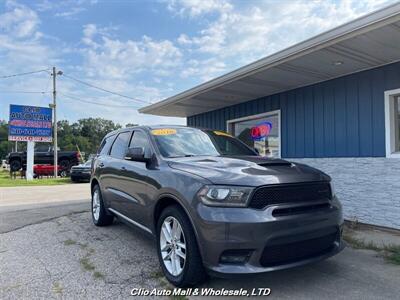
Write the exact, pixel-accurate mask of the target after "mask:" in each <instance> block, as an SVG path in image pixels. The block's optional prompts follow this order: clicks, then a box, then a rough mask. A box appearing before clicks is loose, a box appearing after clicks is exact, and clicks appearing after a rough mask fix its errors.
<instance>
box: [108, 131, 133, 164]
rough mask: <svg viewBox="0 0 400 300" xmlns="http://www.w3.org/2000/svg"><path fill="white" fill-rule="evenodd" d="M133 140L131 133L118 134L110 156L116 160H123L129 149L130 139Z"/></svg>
mask: <svg viewBox="0 0 400 300" xmlns="http://www.w3.org/2000/svg"><path fill="white" fill-rule="evenodd" d="M130 138H131V132H130V131H125V132H121V133H120V134H118V136H117V138H116V139H115V141H114V144H113V145H112V147H111V152H110V155H111V156H112V157H114V158H119V159H123V158H124V157H125V154H126V150H127V149H128V143H129V139H130Z"/></svg>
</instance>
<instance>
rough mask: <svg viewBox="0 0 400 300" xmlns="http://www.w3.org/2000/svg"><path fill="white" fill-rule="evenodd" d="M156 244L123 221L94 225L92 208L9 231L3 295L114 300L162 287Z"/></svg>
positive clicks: (0, 282)
mask: <svg viewBox="0 0 400 300" xmlns="http://www.w3.org/2000/svg"><path fill="white" fill-rule="evenodd" d="M154 249H155V247H154V246H153V241H152V240H151V239H149V238H148V237H146V236H143V235H142V234H141V233H139V232H135V230H133V229H131V228H130V227H128V226H126V225H124V224H121V223H116V224H114V225H113V226H111V227H103V228H98V227H95V226H93V224H92V221H91V217H90V214H89V213H81V214H75V215H70V216H65V217H61V218H58V219H55V220H53V221H49V222H44V223H41V224H37V225H31V226H28V227H25V228H22V229H19V230H17V231H13V232H9V233H5V234H2V235H1V238H0V266H1V267H0V268H1V273H0V299H21V298H24V299H28V298H31V299H32V298H63V299H79V298H80V299H82V298H93V299H94V298H96V299H109V298H111V297H112V298H114V299H115V298H127V297H128V296H129V294H130V290H131V289H132V288H133V287H137V286H140V287H143V288H162V282H161V281H160V278H158V277H160V269H159V264H158V260H157V256H156V252H155V250H154Z"/></svg>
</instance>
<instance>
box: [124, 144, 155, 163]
mask: <svg viewBox="0 0 400 300" xmlns="http://www.w3.org/2000/svg"><path fill="white" fill-rule="evenodd" d="M125 159H127V160H133V161H141V162H148V161H150V158H147V157H145V155H144V149H143V147H133V148H128V151H127V152H126V155H125Z"/></svg>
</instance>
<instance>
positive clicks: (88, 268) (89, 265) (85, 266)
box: [79, 257, 95, 271]
mask: <svg viewBox="0 0 400 300" xmlns="http://www.w3.org/2000/svg"><path fill="white" fill-rule="evenodd" d="M79 262H80V263H81V266H82V268H83V269H85V270H86V271H93V270H94V269H95V266H94V265H93V264H92V263H91V262H90V260H89V257H84V258H81V259H80V260H79Z"/></svg>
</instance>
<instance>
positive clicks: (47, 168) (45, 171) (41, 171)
mask: <svg viewBox="0 0 400 300" xmlns="http://www.w3.org/2000/svg"><path fill="white" fill-rule="evenodd" d="M53 175H54V165H34V166H33V176H34V177H35V178H40V177H43V176H53ZM57 175H58V176H60V177H66V176H67V171H66V170H64V169H63V168H61V167H60V166H57Z"/></svg>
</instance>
